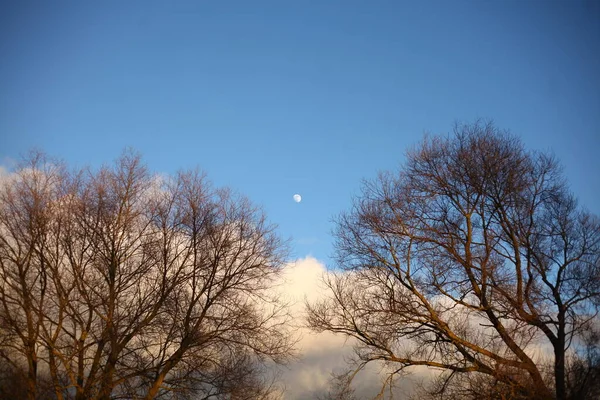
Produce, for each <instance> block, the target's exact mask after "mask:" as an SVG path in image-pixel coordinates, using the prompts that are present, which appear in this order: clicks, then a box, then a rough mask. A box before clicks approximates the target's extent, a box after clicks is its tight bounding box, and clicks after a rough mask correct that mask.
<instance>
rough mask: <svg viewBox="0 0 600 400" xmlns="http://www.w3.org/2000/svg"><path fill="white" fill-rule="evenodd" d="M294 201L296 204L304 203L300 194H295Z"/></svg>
mask: <svg viewBox="0 0 600 400" xmlns="http://www.w3.org/2000/svg"><path fill="white" fill-rule="evenodd" d="M294 201H295V202H296V203H300V202H301V201H302V196H300V195H299V194H295V195H294Z"/></svg>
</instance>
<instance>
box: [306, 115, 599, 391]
mask: <svg viewBox="0 0 600 400" xmlns="http://www.w3.org/2000/svg"><path fill="white" fill-rule="evenodd" d="M336 237H337V255H338V261H339V265H340V267H341V268H342V269H343V270H344V271H343V272H332V273H331V274H330V275H329V276H328V278H327V279H326V283H327V285H328V287H329V289H331V290H330V293H331V296H330V298H329V299H328V300H325V301H322V302H319V303H315V304H309V305H308V311H309V318H308V322H309V324H310V326H311V327H312V328H313V329H315V330H317V331H323V330H326V331H331V332H336V333H342V334H345V335H348V336H350V337H353V338H355V339H356V340H357V343H358V346H357V354H358V358H357V360H356V361H357V362H358V364H357V365H356V366H355V367H356V368H359V369H360V368H362V367H364V365H366V364H367V363H369V362H371V361H375V360H380V361H383V362H385V363H387V364H388V367H389V368H390V370H391V371H392V372H391V375H392V376H393V375H394V374H396V373H399V372H401V371H406V370H407V369H410V368H411V367H414V366H429V367H432V368H433V369H436V370H438V371H443V372H442V373H441V374H440V376H439V380H438V381H437V382H435V384H434V385H433V386H431V387H430V388H429V389H430V391H431V393H432V394H433V395H435V394H436V393H437V394H438V395H441V396H442V398H450V397H451V396H454V397H456V398H539V399H552V398H557V399H566V398H573V399H574V398H582V397H580V394H583V393H587V391H588V390H595V392H594V393H597V384H596V388H595V389H594V388H592V382H593V380H592V379H591V377H592V376H594V377H597V376H598V367H599V364H598V358H597V356H596V357H595V358H594V357H592V356H590V355H591V354H596V355H597V354H598V353H597V344H598V342H597V341H596V342H595V343H592V342H591V341H589V340H588V341H585V340H584V338H585V337H586V335H588V336H589V334H590V332H593V331H594V329H596V328H597V327H598V319H597V318H596V317H597V314H598V303H599V300H600V261H599V260H600V224H599V219H598V218H597V217H596V216H595V215H591V214H590V213H588V212H586V211H585V210H582V209H581V208H580V207H578V206H577V202H576V200H575V198H574V197H573V195H572V194H570V193H569V191H568V187H567V184H566V182H565V180H564V178H563V176H562V175H561V169H560V167H559V165H558V163H557V161H556V160H555V159H554V158H553V157H552V156H551V155H548V154H545V153H538V152H531V151H527V150H525V149H524V148H523V145H522V143H521V142H520V141H519V140H518V139H516V138H515V137H514V136H511V135H510V134H508V133H506V132H503V131H500V130H499V129H497V128H495V127H494V126H493V125H492V124H491V123H488V124H482V123H475V124H472V125H459V126H457V127H456V128H455V131H454V133H453V134H452V135H449V136H442V137H428V138H425V139H424V141H423V142H422V143H421V144H420V145H419V146H417V147H416V148H415V149H414V150H412V151H410V152H409V153H408V155H407V161H406V163H405V164H404V166H403V167H402V168H401V169H400V171H399V172H397V173H382V174H380V176H379V177H378V178H377V179H376V180H374V181H371V182H367V183H365V185H364V188H363V192H362V196H361V197H359V198H357V199H356V201H355V203H354V207H353V208H352V210H351V211H350V212H349V213H346V214H343V215H341V216H340V217H339V219H338V221H337V230H336ZM590 346H591V347H590ZM596 382H597V381H596ZM590 393H591V392H590ZM588 396H591V394H589V395H588ZM588 398H591V397H588Z"/></svg>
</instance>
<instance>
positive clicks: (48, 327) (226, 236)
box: [0, 153, 293, 399]
mask: <svg viewBox="0 0 600 400" xmlns="http://www.w3.org/2000/svg"><path fill="white" fill-rule="evenodd" d="M285 251H286V246H285V245H284V243H282V242H281V241H280V239H279V238H278V237H277V236H276V234H275V233H274V231H273V227H272V226H270V225H269V224H268V223H267V221H266V220H265V217H264V215H263V214H262V212H261V211H260V210H259V209H257V208H256V207H254V206H253V205H252V204H251V203H250V202H249V201H248V200H247V199H245V198H243V197H241V196H238V195H235V194H233V193H232V192H231V191H229V190H225V189H215V188H213V187H212V186H211V185H210V183H209V182H208V181H207V179H206V178H205V177H204V176H203V175H202V174H200V173H198V172H193V171H192V172H182V173H179V174H177V175H176V176H174V177H166V178H164V177H163V178H160V177H157V176H153V175H151V174H149V173H148V171H147V170H146V168H145V167H144V166H143V165H142V164H141V161H140V159H139V157H137V156H135V155H132V154H130V153H125V154H124V155H123V156H122V157H121V158H120V159H119V160H118V161H117V162H116V163H115V165H114V166H113V167H106V168H102V169H100V170H99V171H96V172H93V171H88V170H82V171H75V172H70V171H68V170H67V168H66V167H65V166H64V165H61V164H60V163H56V162H54V161H52V160H48V159H47V158H46V157H44V156H43V155H41V154H34V155H33V156H32V157H31V158H30V159H28V160H27V163H25V164H23V165H22V166H21V167H20V168H19V169H18V170H17V171H16V172H15V173H13V174H11V175H10V176H8V177H4V178H3V180H2V182H1V184H0V276H1V278H2V279H1V280H0V357H1V360H2V362H1V364H0V365H1V366H2V370H1V371H0V372H1V375H2V381H0V390H1V391H2V392H0V397H5V398H8V397H7V396H9V395H10V396H11V398H19V394H18V393H20V390H23V391H22V393H23V394H22V397H23V398H27V399H36V398H56V399H72V398H74V399H90V398H96V399H109V398H110V399H119V398H122V399H126V398H127V399H152V398H169V399H176V398H194V399H219V398H236V399H261V398H263V399H266V398H270V396H271V395H273V394H274V392H275V390H274V389H275V386H274V385H273V383H274V381H272V380H271V379H270V378H269V377H268V375H267V374H265V365H266V363H267V362H276V363H281V362H284V361H286V360H287V359H288V357H289V356H290V354H291V349H292V344H293V340H292V339H291V336H290V335H289V332H288V330H287V328H286V325H287V322H288V320H289V315H288V314H287V311H286V310H287V309H286V307H285V304H284V303H283V302H281V301H280V299H278V298H277V297H276V296H275V295H274V293H275V292H274V291H273V290H270V289H271V287H272V286H273V285H274V283H275V279H276V278H277V276H278V274H279V272H280V270H281V268H282V266H283V262H284V256H285V255H286V252H285ZM23 388H25V389H23Z"/></svg>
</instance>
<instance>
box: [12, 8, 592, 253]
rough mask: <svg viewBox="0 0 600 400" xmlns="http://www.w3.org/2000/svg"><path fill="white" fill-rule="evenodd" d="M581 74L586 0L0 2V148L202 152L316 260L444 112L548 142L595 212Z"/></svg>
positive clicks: (97, 156) (163, 162) (588, 12)
mask: <svg viewBox="0 0 600 400" xmlns="http://www.w3.org/2000/svg"><path fill="white" fill-rule="evenodd" d="M598 71H600V3H599V2H597V1H593V0H590V1H586V2H566V1H565V2H554V1H525V2H523V1H520V2H516V1H501V2H497V1H495V2H492V1H468V2H464V1H452V2H446V1H439V2H416V1H415V2H402V1H390V2H386V1H370V2H367V1H363V2H356V1H343V2H342V1H330V2H323V1H320V2H317V1H314V2H309V1H272V2H262V1H239V2H229V1H218V2H216V1H210V2H209V1H193V2H182V1H176V2H166V1H164V2H163V1H148V2H133V1H126V2H92V1H84V2H76V1H70V2H63V1H53V2H47V1H46V2H43V1H39V2H34V1H31V2H29V1H27V2H4V3H3V4H2V5H1V6H0V162H1V163H3V164H5V165H10V163H11V160H15V159H18V158H19V156H20V155H21V154H24V153H26V152H27V151H28V150H29V149H31V148H34V147H35V148H39V149H43V150H45V151H46V152H48V153H49V154H51V155H53V156H57V157H59V158H62V159H64V160H65V161H67V162H68V163H70V164H71V165H73V166H83V165H88V164H89V165H92V166H99V165H100V164H102V163H110V162H111V161H112V160H114V159H115V158H116V157H118V155H119V154H120V153H121V152H122V150H123V149H124V148H125V147H127V146H130V147H133V148H135V149H137V150H138V151H140V152H141V153H142V154H143V156H144V159H145V161H146V162H147V164H148V165H149V167H150V168H151V169H152V170H154V171H157V172H161V173H173V172H175V171H176V170H178V169H181V168H193V167H196V166H199V167H200V168H202V169H203V170H205V171H206V172H207V173H208V175H209V177H210V178H211V180H212V181H213V182H214V183H215V184H216V185H217V186H230V187H232V188H234V189H236V190H238V191H240V192H241V193H244V194H245V195H247V196H248V197H249V198H250V199H252V200H253V201H254V202H256V203H258V204H260V205H262V206H263V207H264V209H265V211H266V213H267V214H268V216H269V218H270V220H271V221H272V222H274V223H276V224H278V225H279V226H280V233H281V234H282V236H284V237H292V238H293V242H292V248H293V256H294V257H304V256H306V255H309V254H310V255H313V256H314V257H316V258H318V259H320V260H324V261H325V262H329V256H330V255H331V252H332V247H331V241H332V240H331V237H330V230H331V228H332V224H331V219H332V217H334V216H335V215H336V214H338V213H339V212H341V211H343V210H345V209H347V208H348V207H349V205H350V202H351V197H352V195H353V194H356V193H358V190H359V188H360V181H361V179H362V178H370V177H374V176H375V175H376V173H377V171H379V170H383V169H393V168H396V167H397V166H398V165H399V164H400V163H401V162H402V160H403V155H404V152H405V151H406V149H407V148H408V147H410V146H411V145H413V144H415V143H417V142H418V141H419V140H420V139H421V137H422V134H423V133H424V132H426V131H428V132H432V133H444V132H448V131H449V130H450V129H451V127H452V124H453V123H454V122H455V121H466V122H469V121H473V120H474V119H476V118H492V119H494V121H495V122H496V124H497V125H498V126H500V127H502V128H508V129H510V130H511V131H512V132H513V133H515V134H517V135H519V136H520V137H522V138H523V140H524V142H525V143H526V145H527V146H528V147H529V148H533V149H540V150H550V151H553V152H554V153H555V154H556V155H557V156H558V157H559V158H560V160H561V161H562V162H563V164H564V166H565V173H566V175H567V178H568V179H569V181H570V182H571V186H572V189H573V191H574V192H575V193H576V194H577V195H578V196H579V197H580V200H581V202H582V203H583V204H584V205H585V206H586V207H588V208H589V209H590V210H592V211H594V212H596V213H600V203H599V201H598V200H599V198H600V177H599V172H600V157H599V156H598V150H599V149H600V73H598ZM294 193H300V194H301V195H302V196H303V201H302V202H301V203H300V204H296V203H294V202H293V200H292V195H293V194H294Z"/></svg>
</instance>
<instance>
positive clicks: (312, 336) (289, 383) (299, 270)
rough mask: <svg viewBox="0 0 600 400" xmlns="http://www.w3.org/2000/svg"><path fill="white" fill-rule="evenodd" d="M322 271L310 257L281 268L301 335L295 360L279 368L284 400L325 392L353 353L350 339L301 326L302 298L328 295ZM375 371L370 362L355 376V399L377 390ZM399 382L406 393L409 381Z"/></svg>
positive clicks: (284, 291)
mask: <svg viewBox="0 0 600 400" xmlns="http://www.w3.org/2000/svg"><path fill="white" fill-rule="evenodd" d="M325 272H326V268H325V265H324V264H323V263H322V262H320V261H319V260H317V259H315V258H313V257H306V258H303V259H299V260H297V261H296V262H294V263H291V264H289V265H288V266H286V268H285V270H284V274H283V277H282V279H283V282H282V284H281V286H279V290H280V291H281V293H282V294H283V295H284V296H285V297H286V298H287V299H288V300H289V301H290V302H292V313H293V315H294V317H295V318H294V320H295V322H294V324H295V327H296V329H297V331H298V333H299V334H300V335H301V339H300V341H299V343H298V350H299V360H298V361H295V362H292V363H290V364H289V365H288V366H287V368H285V369H284V370H283V371H282V380H283V384H284V385H285V394H284V399H285V400H309V399H310V400H312V399H314V398H315V397H316V395H317V394H324V393H326V392H327V390H328V388H329V380H330V379H331V373H332V372H336V373H340V372H342V371H344V370H346V369H347V367H348V363H347V361H348V358H349V357H350V356H351V355H352V354H353V349H352V340H348V339H347V338H346V337H345V336H343V335H334V334H332V333H330V332H323V333H318V334H317V333H314V332H312V331H310V330H309V329H308V328H306V326H305V316H306V313H305V307H304V300H305V299H306V300H308V301H310V302H314V301H317V300H319V299H322V298H324V297H325V296H327V294H328V292H327V290H326V288H325V286H324V285H323V284H322V277H323V274H324V273H325ZM379 370H380V366H378V365H376V364H372V365H369V366H368V367H367V368H366V369H365V371H363V372H361V373H360V374H358V375H357V376H356V378H355V379H354V384H353V386H354V388H355V389H356V395H357V397H358V398H371V397H373V396H375V394H376V393H377V392H378V391H379V389H380V388H381V383H382V380H381V379H382V375H379ZM402 383H403V386H404V387H403V388H401V389H400V390H401V391H402V392H404V391H405V390H406V392H410V389H411V388H412V387H413V384H412V381H411V380H410V379H408V380H404V381H403V382H402ZM399 393H400V392H399Z"/></svg>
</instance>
